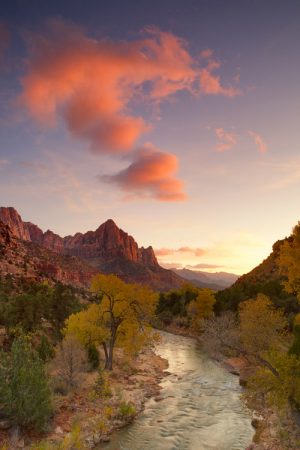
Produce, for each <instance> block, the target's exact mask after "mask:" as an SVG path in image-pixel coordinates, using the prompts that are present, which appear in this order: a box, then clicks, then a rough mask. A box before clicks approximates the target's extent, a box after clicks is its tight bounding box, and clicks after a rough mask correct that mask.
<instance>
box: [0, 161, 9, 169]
mask: <svg viewBox="0 0 300 450" xmlns="http://www.w3.org/2000/svg"><path fill="white" fill-rule="evenodd" d="M7 164H9V161H8V160H7V159H0V167H4V166H6V165H7Z"/></svg>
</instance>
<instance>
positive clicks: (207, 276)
mask: <svg viewBox="0 0 300 450" xmlns="http://www.w3.org/2000/svg"><path fill="white" fill-rule="evenodd" d="M172 270H173V272H174V273H176V274H177V275H179V276H181V277H182V278H185V279H186V280H189V281H190V282H192V283H193V284H194V285H195V286H197V287H200V288H209V289H213V290H215V291H219V290H222V289H225V288H227V287H229V286H231V285H232V284H233V283H234V282H235V281H236V280H237V279H238V278H239V276H238V275H235V274H233V273H227V272H215V273H211V272H204V271H200V270H190V269H172Z"/></svg>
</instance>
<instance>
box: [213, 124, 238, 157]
mask: <svg viewBox="0 0 300 450" xmlns="http://www.w3.org/2000/svg"><path fill="white" fill-rule="evenodd" d="M215 133H216V136H217V138H218V140H219V142H218V144H217V145H216V147H215V150H216V151H217V152H224V151H225V150H230V149H231V148H232V147H233V146H234V145H235V144H236V143H237V138H236V134H234V133H229V132H227V131H225V130H224V128H216V129H215Z"/></svg>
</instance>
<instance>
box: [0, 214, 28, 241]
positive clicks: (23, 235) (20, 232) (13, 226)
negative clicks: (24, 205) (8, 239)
mask: <svg viewBox="0 0 300 450" xmlns="http://www.w3.org/2000/svg"><path fill="white" fill-rule="evenodd" d="M0 220H2V222H3V223H5V224H6V225H8V226H9V227H10V230H11V231H12V233H13V234H14V236H16V237H17V238H19V239H23V240H25V241H30V235H29V230H28V228H27V226H26V224H25V223H24V222H23V221H22V219H21V216H20V214H19V213H18V212H17V211H16V210H15V208H12V207H7V208H5V207H0Z"/></svg>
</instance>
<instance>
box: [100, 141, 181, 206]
mask: <svg viewBox="0 0 300 450" xmlns="http://www.w3.org/2000/svg"><path fill="white" fill-rule="evenodd" d="M177 169H178V160H177V158H176V156H175V155H173V154H171V153H166V152H163V151H161V150H159V149H157V148H156V147H154V146H153V145H151V144H145V145H144V147H143V148H142V149H140V150H139V151H138V152H136V153H135V156H134V160H133V162H132V163H131V164H130V165H129V166H128V167H127V168H126V169H124V170H121V171H120V172H119V173H117V174H115V175H104V176H102V177H100V179H101V180H104V181H105V182H107V183H112V184H117V185H118V186H119V187H121V189H122V190H124V191H126V192H127V193H129V195H130V197H131V198H136V197H142V198H152V199H156V200H160V201H165V202H177V201H183V200H186V194H185V193H184V191H183V183H182V181H180V180H179V179H177V178H176V177H175V173H176V172H177Z"/></svg>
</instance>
